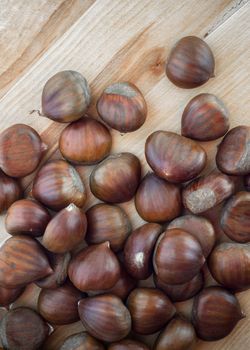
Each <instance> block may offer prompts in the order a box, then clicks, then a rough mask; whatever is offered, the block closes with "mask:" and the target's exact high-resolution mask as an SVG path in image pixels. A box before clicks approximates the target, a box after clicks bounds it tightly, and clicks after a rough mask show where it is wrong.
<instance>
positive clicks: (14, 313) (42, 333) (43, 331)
mask: <svg viewBox="0 0 250 350" xmlns="http://www.w3.org/2000/svg"><path fill="white" fill-rule="evenodd" d="M0 335H1V341H2V343H3V347H4V349H6V350H12V349H13V350H15V349H16V350H17V349H18V350H28V349H29V350H37V349H40V347H41V346H42V345H43V343H44V341H45V340H46V338H47V336H48V335H49V326H48V325H47V323H45V321H44V320H43V319H42V317H41V316H40V315H39V314H38V313H37V312H36V311H34V310H32V309H29V308H26V307H19V308H17V309H13V310H10V311H9V312H8V313H7V314H6V315H5V316H4V318H3V319H2V322H1V325H0Z"/></svg>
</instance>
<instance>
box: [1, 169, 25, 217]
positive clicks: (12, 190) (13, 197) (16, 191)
mask: <svg viewBox="0 0 250 350" xmlns="http://www.w3.org/2000/svg"><path fill="white" fill-rule="evenodd" d="M21 197H22V189H21V186H20V185H19V183H18V182H17V181H16V180H15V179H12V178H11V177H9V176H7V175H5V174H4V172H3V171H1V170H0V213H2V212H3V211H5V210H7V209H8V208H9V207H10V206H11V204H13V203H14V202H15V201H17V200H18V199H20V198H21Z"/></svg>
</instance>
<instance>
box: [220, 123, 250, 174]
mask: <svg viewBox="0 0 250 350" xmlns="http://www.w3.org/2000/svg"><path fill="white" fill-rule="evenodd" d="M249 143H250V127H249V126H244V125H240V126H236V127H235V128H233V129H231V130H230V131H229V132H228V133H227V134H226V136H225V137H224V138H223V140H222V142H221V143H220V145H219V147H218V151H217V155H216V163H217V167H218V168H219V169H220V171H222V172H223V173H226V174H229V175H247V174H249V173H250V161H249V159H250V149H249Z"/></svg>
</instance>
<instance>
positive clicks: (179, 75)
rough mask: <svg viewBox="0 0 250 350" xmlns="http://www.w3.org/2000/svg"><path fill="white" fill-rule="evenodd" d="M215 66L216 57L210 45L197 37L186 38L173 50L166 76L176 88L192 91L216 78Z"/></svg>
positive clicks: (168, 61)
mask: <svg viewBox="0 0 250 350" xmlns="http://www.w3.org/2000/svg"><path fill="white" fill-rule="evenodd" d="M214 66H215V62H214V56H213V53H212V51H211V49H210V47H209V46H208V44H207V43H206V42H205V41H204V40H202V39H200V38H198V37H196V36H186V37H184V38H182V39H180V40H179V41H178V42H177V43H176V44H175V46H174V47H173V49H172V50H171V52H170V54H169V56H168V59H167V64H166V75H167V77H168V79H169V80H170V81H171V82H172V83H173V84H175V85H176V86H178V87H180V88H184V89H192V88H196V87H198V86H201V85H203V84H205V83H206V82H207V81H208V80H209V79H210V78H211V77H213V76H214Z"/></svg>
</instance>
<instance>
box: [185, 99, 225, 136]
mask: <svg viewBox="0 0 250 350" xmlns="http://www.w3.org/2000/svg"><path fill="white" fill-rule="evenodd" d="M228 117H229V112H228V110H227V108H226V106H225V105H224V103H223V102H222V101H221V100H220V99H219V98H218V97H216V96H215V95H212V94H199V95H197V96H195V97H194V98H192V100H191V101H189V103H188V104H187V106H186V107H185V109H184V112H183V114H182V119H181V134H182V135H183V136H186V137H190V138H191V139H195V140H199V141H211V140H216V139H218V138H219V137H221V136H223V135H225V133H226V132H227V131H228V129H229V118H228Z"/></svg>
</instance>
